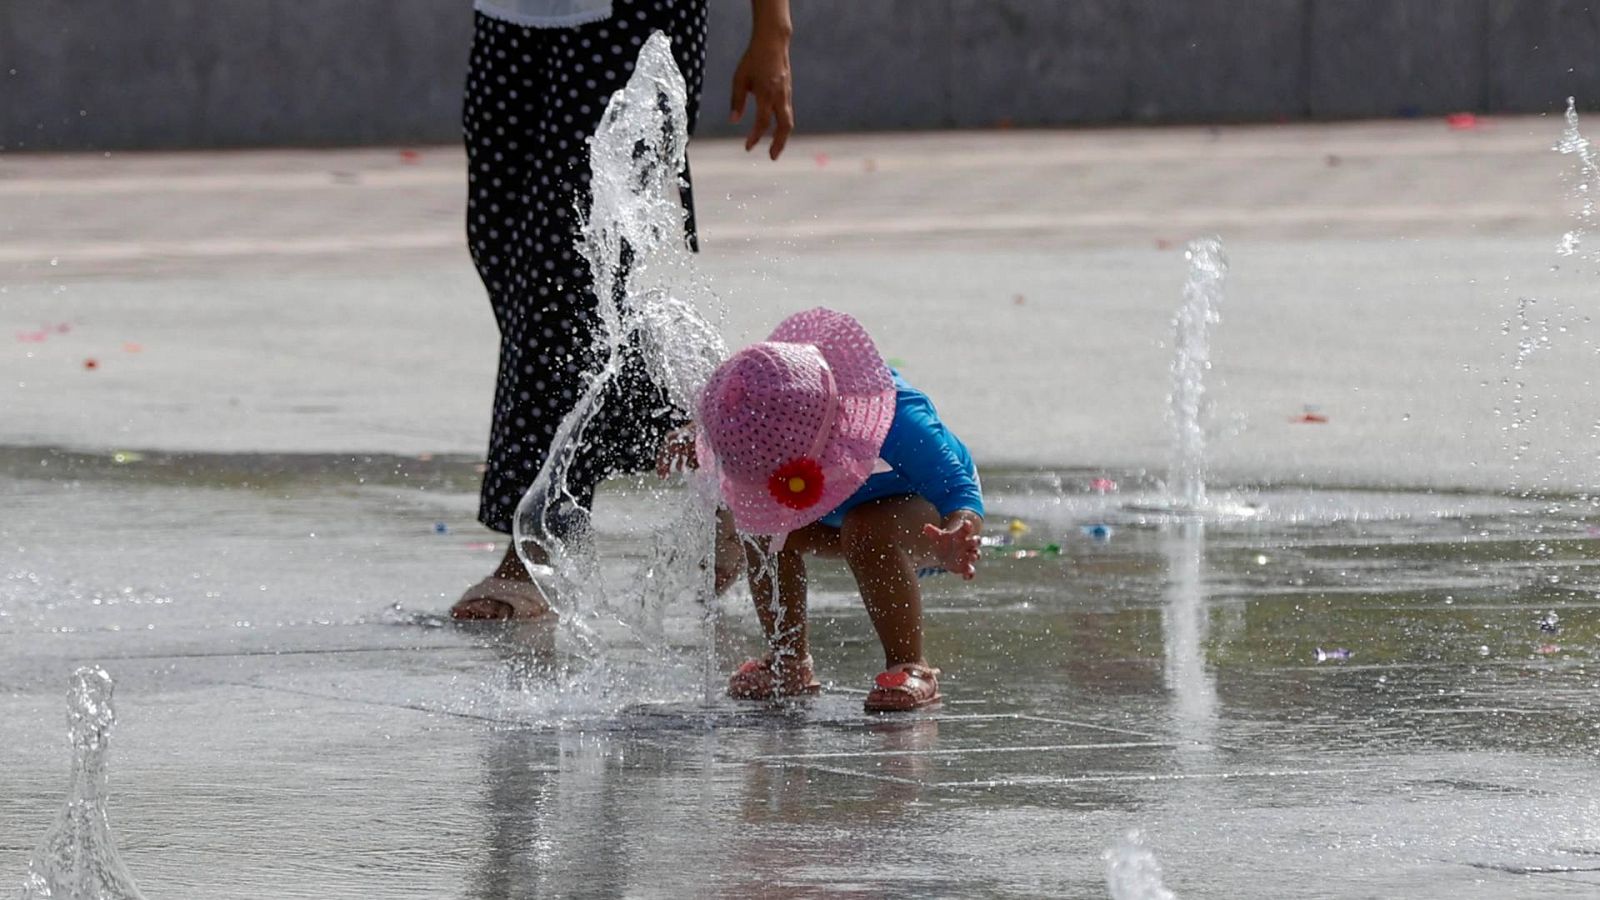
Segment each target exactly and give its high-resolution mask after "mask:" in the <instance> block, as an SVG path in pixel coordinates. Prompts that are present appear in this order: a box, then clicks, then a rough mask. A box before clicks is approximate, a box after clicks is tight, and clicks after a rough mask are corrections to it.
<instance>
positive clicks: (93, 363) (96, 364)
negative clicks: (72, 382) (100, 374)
mask: <svg viewBox="0 0 1600 900" xmlns="http://www.w3.org/2000/svg"><path fill="white" fill-rule="evenodd" d="M83 367H84V368H85V369H88V370H90V371H94V370H95V369H98V368H100V360H98V359H95V358H94V357H92V356H91V357H89V358H88V359H86V360H84V361H83Z"/></svg>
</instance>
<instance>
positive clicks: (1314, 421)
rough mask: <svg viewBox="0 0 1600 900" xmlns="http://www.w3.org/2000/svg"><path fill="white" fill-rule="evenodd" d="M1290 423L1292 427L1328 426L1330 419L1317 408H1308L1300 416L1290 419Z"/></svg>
mask: <svg viewBox="0 0 1600 900" xmlns="http://www.w3.org/2000/svg"><path fill="white" fill-rule="evenodd" d="M1289 423H1290V424H1291V425H1326V424H1328V417H1327V416H1325V415H1323V414H1322V413H1321V412H1320V411H1319V410H1318V408H1317V407H1315V406H1307V407H1305V408H1304V410H1303V411H1302V412H1301V413H1300V415H1298V416H1295V417H1294V418H1292V419H1290V420H1289Z"/></svg>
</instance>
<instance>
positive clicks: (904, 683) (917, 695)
mask: <svg viewBox="0 0 1600 900" xmlns="http://www.w3.org/2000/svg"><path fill="white" fill-rule="evenodd" d="M873 681H874V686H873V688H872V691H871V693H869V694H867V702H866V709H867V712H905V711H906V710H911V709H921V708H922V707H924V706H929V705H932V704H934V703H938V702H939V701H940V700H941V699H942V698H941V697H940V695H939V670H938V669H935V668H933V667H932V666H925V665H923V664H922V663H901V664H900V665H898V666H890V667H889V668H888V670H887V671H884V672H879V673H878V677H877V678H875V679H873Z"/></svg>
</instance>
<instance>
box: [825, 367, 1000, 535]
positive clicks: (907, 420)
mask: <svg viewBox="0 0 1600 900" xmlns="http://www.w3.org/2000/svg"><path fill="white" fill-rule="evenodd" d="M889 374H890V375H893V376H894V387H895V404H894V421H893V422H891V423H890V425H889V434H888V435H887V436H886V437H885V438H884V439H883V449H881V450H879V451H878V458H879V459H880V460H881V461H882V462H884V463H886V464H887V465H888V468H889V471H887V472H878V473H876V474H874V475H871V476H870V477H868V478H867V482H866V484H863V485H862V486H861V487H859V488H857V489H856V492H855V493H854V494H851V495H850V496H849V497H848V498H846V499H845V501H844V502H843V503H841V504H839V506H838V508H837V509H835V510H834V511H833V512H830V513H828V514H827V515H825V516H823V517H822V519H821V520H820V521H821V522H822V524H824V525H829V526H831V527H834V528H838V527H839V526H840V525H842V524H844V514H845V511H846V510H848V509H850V508H851V507H854V506H860V505H861V504H863V503H867V502H869V501H872V500H878V499H880V498H883V497H893V496H896V495H901V494H916V495H917V496H919V497H922V498H924V499H926V500H927V501H928V502H929V503H932V504H933V506H934V508H935V509H937V510H939V515H940V516H941V517H943V516H948V515H950V514H951V513H953V512H955V511H956V510H958V509H970V510H972V511H973V512H975V513H977V514H978V515H980V516H981V515H983V489H982V486H981V485H979V483H978V468H977V466H975V465H974V464H973V462H972V454H971V453H968V452H967V447H966V445H965V444H963V443H961V440H960V439H959V438H957V437H956V436H955V435H954V434H952V433H951V432H950V429H948V428H946V427H945V426H944V423H943V422H941V421H939V411H938V410H936V409H934V408H933V401H932V400H929V399H928V395H927V394H924V393H923V392H921V391H919V390H917V389H916V388H914V387H912V386H911V385H909V384H907V383H906V380H905V379H904V378H901V377H900V373H899V372H896V371H894V370H893V369H890V370H889ZM879 468H882V466H880V467H879Z"/></svg>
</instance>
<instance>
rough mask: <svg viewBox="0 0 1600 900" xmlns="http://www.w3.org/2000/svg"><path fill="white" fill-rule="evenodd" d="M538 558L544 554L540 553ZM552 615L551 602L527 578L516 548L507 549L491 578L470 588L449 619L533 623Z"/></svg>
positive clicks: (462, 596) (451, 611) (452, 609)
mask: <svg viewBox="0 0 1600 900" xmlns="http://www.w3.org/2000/svg"><path fill="white" fill-rule="evenodd" d="M534 550H536V551H537V550H538V548H537V547H535V548H534ZM537 555H538V556H543V555H544V554H543V552H542V551H539V552H538V553H537ZM549 612H550V601H549V600H548V599H547V598H546V597H545V595H544V592H543V591H541V590H540V589H539V586H538V585H537V584H534V582H533V579H532V578H530V577H529V576H528V569H527V567H525V566H524V565H523V564H522V560H520V559H518V558H517V549H516V547H515V546H514V545H513V546H509V547H507V548H506V555H505V557H504V558H503V559H501V560H500V565H499V567H498V568H496V569H495V570H494V571H493V572H492V573H490V575H489V577H487V578H485V579H483V580H482V581H480V582H478V583H477V584H475V585H473V586H472V587H470V588H467V591H466V593H464V594H462V595H461V599H460V600H457V601H456V603H455V605H454V606H452V607H450V617H451V618H452V619H456V620H457V621H463V622H474V621H477V622H481V621H503V620H506V619H533V618H537V617H539V616H542V615H545V614H547V613H549Z"/></svg>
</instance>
